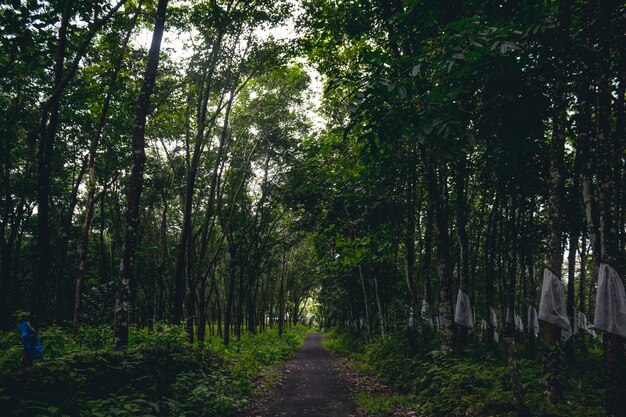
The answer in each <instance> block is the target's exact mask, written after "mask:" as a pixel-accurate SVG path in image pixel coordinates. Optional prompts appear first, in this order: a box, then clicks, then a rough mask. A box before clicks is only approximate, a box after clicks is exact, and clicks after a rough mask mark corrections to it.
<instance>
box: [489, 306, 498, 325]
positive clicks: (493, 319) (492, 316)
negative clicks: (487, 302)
mask: <svg viewBox="0 0 626 417" xmlns="http://www.w3.org/2000/svg"><path fill="white" fill-rule="evenodd" d="M489 324H490V325H491V327H498V316H497V315H496V310H494V309H493V308H491V306H490V307H489Z"/></svg>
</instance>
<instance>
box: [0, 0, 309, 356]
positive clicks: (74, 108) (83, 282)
mask: <svg viewBox="0 0 626 417" xmlns="http://www.w3.org/2000/svg"><path fill="white" fill-rule="evenodd" d="M289 14H290V6H289V4H288V2H285V1H267V0H259V1H254V2H249V1H240V0H228V1H217V0H212V1H203V2H192V3H180V2H170V4H168V1H166V0H158V1H156V0H120V1H119V2H110V1H80V0H62V1H45V2H38V1H28V2H5V3H3V4H2V6H0V31H1V33H2V36H1V37H0V68H1V69H0V83H1V85H2V90H1V92H0V108H1V109H2V111H1V112H0V136H2V144H1V146H2V149H1V151H0V154H1V155H2V156H1V166H2V169H1V170H0V171H1V174H0V193H1V195H2V198H1V201H0V213H1V219H0V270H1V273H0V293H1V294H2V296H1V297H0V321H1V325H2V327H4V328H14V325H15V323H16V320H19V319H21V318H22V317H23V316H24V313H25V312H30V315H31V322H33V323H34V324H35V325H36V326H41V325H48V324H51V323H57V324H61V325H62V324H68V323H72V325H73V326H72V327H73V329H74V331H76V330H77V328H78V326H80V325H81V324H83V323H88V324H102V323H111V321H112V319H113V318H114V321H115V325H114V345H115V346H116V347H123V346H125V345H126V344H127V342H128V326H129V323H136V324H139V325H140V326H150V327H151V326H152V325H153V323H154V322H155V321H168V322H170V323H181V322H186V328H187V332H188V336H189V338H190V340H191V341H193V340H199V341H201V340H203V339H204V337H205V332H206V329H210V331H211V332H213V331H216V332H217V333H219V334H220V335H222V336H223V338H224V342H225V343H228V342H229V339H230V338H231V337H232V334H233V333H234V334H235V335H237V336H239V335H240V332H241V331H242V330H243V329H247V330H249V331H251V332H256V331H258V330H259V329H263V328H264V326H265V325H266V324H269V325H272V324H273V322H274V321H278V325H279V327H280V330H281V331H282V328H283V327H284V325H285V318H286V317H290V318H291V320H293V321H295V320H297V318H298V317H299V316H300V315H301V309H302V305H303V301H304V300H305V299H306V298H307V296H308V295H309V293H310V292H311V291H312V290H313V288H314V282H313V274H312V273H311V272H312V270H313V269H314V268H315V265H314V264H313V263H312V261H311V260H312V257H311V256H309V253H310V252H311V251H312V246H311V244H310V242H309V241H308V240H307V239H304V237H305V236H304V235H303V234H302V233H299V232H298V231H295V230H294V229H293V223H294V221H293V213H291V212H290V211H289V210H288V207H287V206H286V205H285V204H284V201H283V189H284V187H285V183H286V179H285V175H286V172H287V167H288V165H289V163H290V162H289V161H290V159H291V158H292V157H293V155H294V154H296V153H298V152H299V143H298V141H299V138H300V136H302V135H304V134H305V133H306V132H307V131H308V129H309V125H310V122H309V120H308V114H309V112H308V106H309V98H308V95H309V93H308V90H307V88H308V85H309V81H310V80H309V75H308V74H307V72H306V70H305V68H304V66H303V65H302V64H298V63H295V61H294V60H293V59H292V58H293V52H292V50H291V48H290V47H289V46H288V45H287V44H285V43H284V42H281V41H277V40H274V39H272V38H271V37H267V36H265V32H267V31H268V30H270V29H271V28H272V27H275V26H277V25H278V24H281V22H283V21H284V19H286V18H287V16H288V15H289ZM264 31H265V32H264ZM164 33H169V34H170V36H174V37H176V36H178V37H180V38H181V39H183V38H185V37H186V36H189V34H193V36H192V37H190V39H189V40H188V41H184V42H183V41H182V40H179V41H178V42H174V45H178V46H179V47H180V48H181V49H180V50H174V49H172V48H169V49H165V48H162V44H163V37H164ZM142 39H148V40H149V47H148V48H147V50H146V49H144V48H143V47H142V46H141V45H140V43H141V42H142ZM171 42H172V41H171V40H170V43H171ZM183 48H184V50H183ZM209 322H211V323H213V324H215V325H216V326H210V327H207V323H209Z"/></svg>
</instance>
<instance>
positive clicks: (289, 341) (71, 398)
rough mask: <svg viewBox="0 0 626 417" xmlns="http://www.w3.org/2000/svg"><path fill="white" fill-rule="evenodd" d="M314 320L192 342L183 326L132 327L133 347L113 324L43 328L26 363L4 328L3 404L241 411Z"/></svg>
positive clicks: (94, 411)
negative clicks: (122, 342) (117, 343)
mask: <svg viewBox="0 0 626 417" xmlns="http://www.w3.org/2000/svg"><path fill="white" fill-rule="evenodd" d="M306 332H307V328H305V327H298V326H297V327H293V328H291V329H287V330H286V331H285V333H284V334H283V337H278V335H277V332H276V331H275V330H272V329H270V330H269V331H267V332H265V333H261V334H257V335H251V334H248V333H245V334H243V335H242V337H241V340H233V341H232V342H231V344H230V345H229V346H224V345H223V343H222V342H221V340H220V339H219V338H217V337H209V338H207V340H206V341H205V343H204V344H202V345H198V344H190V343H189V342H187V338H186V335H185V333H184V330H183V328H182V327H181V326H168V325H164V324H158V325H157V326H155V330H154V331H153V332H148V331H147V329H139V328H132V329H131V333H130V338H129V348H128V349H126V350H123V351H113V350H112V349H111V344H110V341H111V340H112V337H110V329H109V328H108V327H84V328H83V329H81V333H80V334H79V335H77V337H71V336H70V335H69V334H68V333H67V332H65V331H64V330H63V329H60V328H58V327H50V328H48V329H44V330H43V331H41V339H42V343H43V346H44V358H43V360H40V361H37V362H36V363H35V365H34V366H33V367H32V368H30V369H26V370H21V369H20V363H21V352H22V348H21V346H20V341H19V337H16V335H15V334H14V333H17V332H6V333H2V334H0V410H2V411H3V414H2V415H8V416H18V417H27V416H28V417H30V416H95V417H109V416H110V417H114V416H128V417H131V416H133V417H135V416H146V417H147V416H200V417H203V416H206V417H210V416H221V417H227V416H232V415H234V414H235V413H236V412H237V410H239V409H241V408H242V407H245V406H246V405H247V403H248V401H249V400H250V398H252V397H253V396H254V395H256V394H257V393H258V392H259V390H260V389H262V388H263V387H264V386H265V385H268V384H271V383H273V382H275V381H276V379H277V378H278V371H277V370H276V366H277V365H279V364H281V363H282V362H284V361H285V360H286V359H288V358H289V357H291V356H292V355H293V354H294V353H295V351H297V349H298V348H299V346H300V344H301V342H302V340H303V338H304V336H305V335H306Z"/></svg>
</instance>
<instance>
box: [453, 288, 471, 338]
mask: <svg viewBox="0 0 626 417" xmlns="http://www.w3.org/2000/svg"><path fill="white" fill-rule="evenodd" d="M473 316H474V315H473V314H472V304H471V303H470V299H469V297H468V296H467V294H465V293H464V292H463V291H461V289H460V288H459V292H458V294H457V296H456V308H455V309H454V322H455V323H456V324H458V325H459V326H463V327H467V328H468V329H473V328H474V317H473Z"/></svg>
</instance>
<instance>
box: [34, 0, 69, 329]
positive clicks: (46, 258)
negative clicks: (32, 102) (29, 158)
mask: <svg viewBox="0 0 626 417" xmlns="http://www.w3.org/2000/svg"><path fill="white" fill-rule="evenodd" d="M73 3H74V1H73V0H69V1H67V2H66V3H65V7H64V8H63V14H62V16H61V24H60V25H59V34H58V42H57V47H56V52H55V57H54V84H53V86H54V87H53V89H54V90H57V89H59V88H60V86H61V83H62V81H63V68H64V64H65V53H66V47H67V29H68V25H69V21H70V18H71V10H72V7H73ZM53 97H54V96H53ZM60 105H61V98H60V96H57V97H55V99H54V100H52V97H51V99H49V100H47V101H46V102H45V103H44V105H43V108H42V114H41V120H40V125H39V142H38V144H37V167H38V176H37V233H38V236H37V239H38V248H37V249H38V252H39V259H38V268H37V274H36V275H35V279H34V281H33V291H32V300H31V306H32V315H33V318H34V319H35V321H39V322H42V321H44V317H45V316H46V315H47V314H46V303H47V301H48V288H49V273H50V266H51V257H50V224H49V212H50V207H49V203H50V174H51V172H52V167H51V163H52V152H53V143H54V141H53V139H54V136H55V134H56V129H57V123H58V117H59V108H60Z"/></svg>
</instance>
